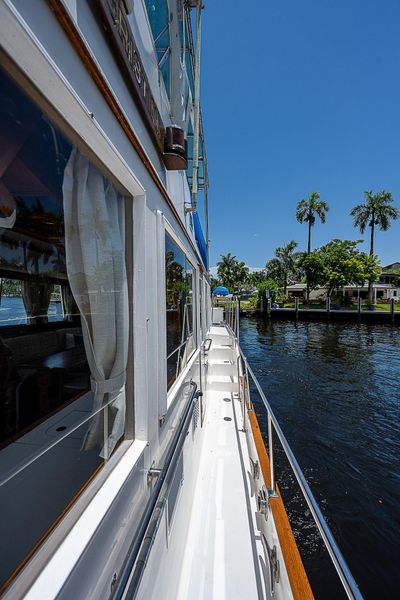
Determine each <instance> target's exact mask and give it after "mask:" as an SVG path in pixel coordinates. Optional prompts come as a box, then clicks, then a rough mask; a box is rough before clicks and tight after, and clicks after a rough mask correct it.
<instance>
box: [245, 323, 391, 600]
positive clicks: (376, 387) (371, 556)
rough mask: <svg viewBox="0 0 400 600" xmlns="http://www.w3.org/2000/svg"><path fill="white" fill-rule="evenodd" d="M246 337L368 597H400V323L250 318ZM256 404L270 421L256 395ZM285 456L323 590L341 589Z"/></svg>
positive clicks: (309, 558)
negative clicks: (329, 572) (334, 584)
mask: <svg viewBox="0 0 400 600" xmlns="http://www.w3.org/2000/svg"><path fill="white" fill-rule="evenodd" d="M241 343H242V346H243V349H244V352H245V354H246V356H247V358H248V360H249V363H250V364H251V366H252V367H253V370H254V371H255V373H256V375H257V377H258V378H259V379H260V381H261V384H262V386H263V388H264V390H265V391H266V392H267V396H268V399H269V401H270V403H271V405H272V407H273V409H274V411H275V412H276V414H277V417H278V419H279V420H280V423H281V426H282V428H283V430H284V432H285V434H286V436H287V438H288V440H289V443H290V444H291V446H292V448H293V450H294V452H295V454H296V456H297V458H298V460H299V462H300V465H301V466H302V468H303V469H304V471H305V474H306V476H307V478H308V480H309V483H310V485H311V487H312V489H313V492H314V493H315V495H316V497H317V499H318V501H319V502H320V503H321V508H322V510H323V512H324V514H325V516H326V517H327V519H328V521H329V523H330V525H331V527H332V529H333V530H334V532H335V535H336V536H337V539H338V542H339V544H340V546H341V548H342V551H343V553H344V555H345V557H346V559H347V560H348V562H349V565H350V567H351V569H352V571H353V574H354V576H355V578H356V580H357V581H358V582H359V584H360V587H361V590H362V593H363V594H364V597H365V598H367V599H371V600H372V599H376V598H379V599H385V598H388V599H389V598H394V597H397V594H398V589H399V574H398V569H397V564H396V563H397V561H396V558H395V557H397V556H399V555H400V541H399V540H400V535H399V534H400V526H399V508H398V505H399V497H400V435H399V434H400V403H399V395H400V392H399V383H398V382H399V380H400V331H399V329H397V328H392V327H390V326H370V325H364V324H342V323H341V324H329V323H313V322H305V323H304V322H299V323H293V322H288V321H269V320H267V319H263V318H251V319H250V318H246V319H243V320H242V322H241ZM256 410H257V413H258V414H259V417H260V425H261V427H262V428H264V430H265V431H266V423H265V417H264V413H263V409H262V406H261V404H260V403H258V404H257V399H256ZM278 455H279V452H278ZM281 463H282V468H283V477H281V478H280V484H281V487H283V488H284V490H285V489H286V493H287V498H288V503H289V509H290V511H291V513H292V514H293V515H294V518H295V520H296V522H297V524H298V528H299V532H298V534H297V536H298V538H299V540H300V543H301V544H302V546H303V552H304V553H305V555H306V562H307V564H308V566H310V567H311V569H312V572H313V573H312V578H313V582H314V586H316V591H319V594H316V595H317V596H318V597H321V598H324V600H326V599H327V598H337V597H338V595H337V590H336V589H334V588H332V589H331V591H329V592H327V587H326V586H327V580H328V579H327V578H328V576H327V572H326V569H327V567H326V564H327V563H325V562H321V560H322V558H321V556H322V555H321V553H322V549H321V547H320V543H319V541H318V536H317V535H316V533H315V530H314V529H313V528H312V526H311V525H309V519H307V518H306V508H305V507H304V506H302V505H301V503H300V500H299V494H298V493H297V490H296V491H295V492H294V493H293V482H292V481H291V479H290V478H288V476H289V470H288V469H287V467H286V466H285V464H284V461H283V460H282V459H281ZM310 533H311V535H310ZM316 559H317V560H316ZM329 581H330V580H329ZM329 585H330V583H329Z"/></svg>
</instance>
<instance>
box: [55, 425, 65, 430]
mask: <svg viewBox="0 0 400 600" xmlns="http://www.w3.org/2000/svg"><path fill="white" fill-rule="evenodd" d="M66 429H67V428H66V426H65V425H61V427H57V429H56V431H65V430H66Z"/></svg>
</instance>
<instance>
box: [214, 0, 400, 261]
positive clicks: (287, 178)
mask: <svg viewBox="0 0 400 600" xmlns="http://www.w3.org/2000/svg"><path fill="white" fill-rule="evenodd" d="M399 28H400V1H399V0H274V1H272V0H261V1H259V2H248V3H246V2H240V1H239V0H208V1H207V0H205V10H204V12H203V32H202V36H203V37H202V107H203V118H204V126H205V135H206V147H207V156H208V163H209V174H210V192H209V202H210V238H211V246H210V257H211V261H210V262H211V265H215V264H216V262H217V261H218V260H219V256H220V254H226V253H227V252H232V253H233V254H235V255H236V256H237V257H238V258H239V259H240V260H244V261H245V262H246V263H247V264H248V265H250V266H256V267H258V266H261V267H263V266H264V265H265V262H266V260H267V259H269V258H271V257H272V256H273V252H274V249H275V248H276V247H277V246H280V245H282V244H284V243H286V242H288V241H290V240H291V239H295V240H297V241H298V242H299V245H300V249H305V247H306V235H307V232H306V225H300V224H298V223H297V222H296V220H295V216H294V213H295V206H296V202H297V201H298V200H300V199H301V198H303V197H307V196H308V194H309V192H311V191H318V192H319V193H320V194H321V197H322V198H323V199H325V200H326V201H327V202H328V203H329V204H330V212H329V214H328V218H327V222H326V224H325V225H321V224H320V223H317V224H316V226H315V227H314V229H313V246H320V245H322V244H324V243H326V242H328V241H329V240H330V239H332V238H348V239H358V238H360V237H362V236H361V235H360V233H359V232H358V231H357V230H356V229H354V228H353V226H352V221H351V218H350V216H349V212H350V210H351V208H352V207H353V206H354V205H355V204H357V203H359V202H361V201H362V200H363V192H364V191H365V190H369V189H372V190H374V191H379V190H381V189H384V188H386V189H388V190H390V191H392V193H393V196H394V199H395V203H396V205H397V206H398V207H400V36H399V31H400V29H399ZM364 239H365V240H366V241H367V239H368V232H366V234H364ZM399 241H400V221H397V222H395V223H394V224H393V225H392V227H391V229H390V230H389V231H387V232H378V233H377V236H376V251H377V253H378V255H379V257H380V259H381V261H382V264H383V265H384V264H386V263H390V262H393V261H395V260H400V244H399ZM363 249H368V244H367V243H364V244H363Z"/></svg>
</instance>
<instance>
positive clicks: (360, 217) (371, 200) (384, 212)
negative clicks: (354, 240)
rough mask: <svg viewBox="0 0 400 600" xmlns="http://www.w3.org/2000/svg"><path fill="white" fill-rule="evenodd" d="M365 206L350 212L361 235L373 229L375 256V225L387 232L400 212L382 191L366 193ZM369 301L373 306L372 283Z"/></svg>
mask: <svg viewBox="0 0 400 600" xmlns="http://www.w3.org/2000/svg"><path fill="white" fill-rule="evenodd" d="M364 195H365V202H364V204H357V206H355V207H354V208H353V210H352V211H351V212H350V215H351V216H352V217H353V219H354V227H358V228H359V230H360V232H361V233H364V231H365V229H366V227H367V226H368V227H371V239H370V245H369V254H370V256H373V255H374V242H375V225H377V226H378V227H379V229H380V230H381V231H387V230H388V229H389V227H390V225H391V220H395V219H398V218H399V217H400V211H399V210H398V209H397V208H396V207H394V206H392V202H393V198H392V194H391V192H388V191H386V190H382V191H381V192H378V193H377V194H373V193H372V191H369V192H364ZM368 301H369V303H370V304H372V282H371V281H369V282H368Z"/></svg>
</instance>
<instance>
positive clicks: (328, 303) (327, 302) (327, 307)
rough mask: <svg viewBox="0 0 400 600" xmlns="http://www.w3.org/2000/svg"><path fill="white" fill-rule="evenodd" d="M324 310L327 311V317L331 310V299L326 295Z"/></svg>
mask: <svg viewBox="0 0 400 600" xmlns="http://www.w3.org/2000/svg"><path fill="white" fill-rule="evenodd" d="M326 312H327V314H328V317H329V314H330V312H331V299H330V296H328V297H327V299H326Z"/></svg>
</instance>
